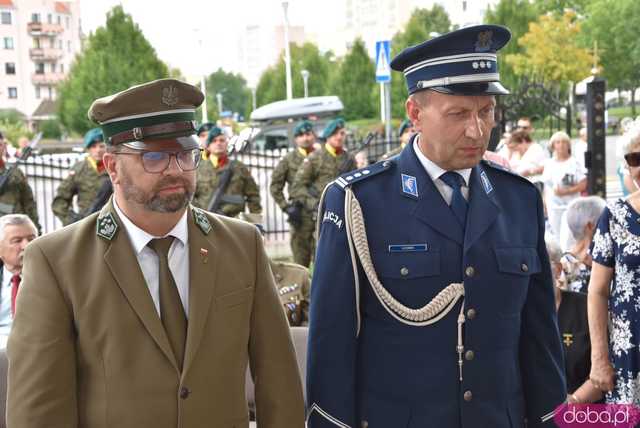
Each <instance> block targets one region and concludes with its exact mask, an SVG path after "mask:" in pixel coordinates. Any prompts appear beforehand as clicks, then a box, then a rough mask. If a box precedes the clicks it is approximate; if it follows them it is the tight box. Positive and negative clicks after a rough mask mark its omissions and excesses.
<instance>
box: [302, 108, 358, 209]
mask: <svg viewBox="0 0 640 428" xmlns="http://www.w3.org/2000/svg"><path fill="white" fill-rule="evenodd" d="M346 135H347V133H346V130H345V122H344V120H343V119H341V118H338V119H334V120H332V121H331V122H329V123H328V124H327V126H326V127H325V128H324V130H323V131H322V138H323V139H325V140H326V143H325V144H324V146H323V147H322V148H321V149H320V150H316V151H314V152H313V153H311V155H309V157H307V158H305V159H304V161H303V162H302V165H300V168H299V169H298V172H297V173H296V177H295V179H294V181H293V185H292V186H291V198H292V199H293V200H294V201H297V202H299V203H300V204H302V206H303V208H304V215H305V216H311V217H312V218H313V221H314V222H315V219H316V216H317V211H318V203H319V202H320V196H321V195H322V191H323V190H324V188H325V186H326V185H327V184H329V183H330V182H331V181H332V180H334V179H335V178H337V177H338V176H339V175H341V174H344V173H346V172H349V171H352V170H354V169H355V168H356V161H355V159H354V157H353V155H351V153H348V152H347V151H346V150H345V149H344V140H345V137H346Z"/></svg>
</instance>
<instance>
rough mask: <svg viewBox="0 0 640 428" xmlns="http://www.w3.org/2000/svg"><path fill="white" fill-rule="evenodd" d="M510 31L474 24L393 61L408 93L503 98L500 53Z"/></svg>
mask: <svg viewBox="0 0 640 428" xmlns="http://www.w3.org/2000/svg"><path fill="white" fill-rule="evenodd" d="M509 39H511V32H510V31H509V29H508V28H506V27H502V26H499V25H474V26H471V27H466V28H462V29H460V30H456V31H452V32H450V33H447V34H443V35H442V36H439V37H436V38H433V39H430V40H427V41H426V42H423V43H421V44H419V45H416V46H410V47H408V48H406V49H405V50H403V51H402V52H400V53H399V54H398V55H397V56H396V57H395V58H394V59H393V61H391V68H392V69H394V70H396V71H400V72H402V73H403V74H404V76H405V79H406V81H407V88H408V90H409V94H413V93H416V92H418V91H422V90H425V89H432V90H434V91H438V92H442V93H445V94H452V95H502V94H508V93H509V91H508V90H507V89H506V88H505V87H504V86H502V84H501V83H500V75H499V74H498V56H497V51H498V50H499V49H500V48H502V47H503V46H504V45H506V44H507V42H509Z"/></svg>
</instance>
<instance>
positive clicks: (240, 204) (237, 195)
mask: <svg viewBox="0 0 640 428" xmlns="http://www.w3.org/2000/svg"><path fill="white" fill-rule="evenodd" d="M228 168H232V170H233V172H232V173H231V179H230V180H229V184H228V185H227V188H226V190H225V192H224V195H223V197H222V202H221V203H220V204H219V205H218V210H217V212H218V213H220V214H223V215H226V216H228V217H236V216H237V215H238V214H240V213H241V212H243V211H244V208H245V203H246V204H247V205H248V206H249V211H250V212H251V213H256V214H260V213H261V212H262V206H261V205H260V190H259V189H258V185H257V184H256V182H255V180H254V179H253V177H252V176H251V172H249V169H248V168H247V167H246V166H245V165H244V164H243V163H242V162H240V161H238V160H229V161H228V163H227V164H226V165H224V166H223V167H222V168H215V167H214V166H213V164H212V163H211V161H210V160H209V159H206V160H203V162H200V166H199V167H198V175H197V177H198V178H197V180H198V182H197V186H196V193H195V195H194V198H193V204H194V205H195V206H197V207H200V208H202V209H205V210H206V209H207V208H208V206H209V201H210V200H211V196H212V195H213V193H214V192H215V190H216V189H217V187H218V182H219V180H220V176H221V175H222V172H223V171H226V170H227V169H228Z"/></svg>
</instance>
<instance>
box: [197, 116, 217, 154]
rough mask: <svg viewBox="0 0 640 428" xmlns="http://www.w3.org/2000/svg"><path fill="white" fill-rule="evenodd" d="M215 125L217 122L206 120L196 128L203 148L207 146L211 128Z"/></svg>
mask: <svg viewBox="0 0 640 428" xmlns="http://www.w3.org/2000/svg"><path fill="white" fill-rule="evenodd" d="M214 126H216V125H215V123H212V122H205V123H203V124H202V125H200V126H198V129H197V130H196V134H197V135H198V140H200V147H201V148H203V149H204V148H206V147H207V137H208V136H209V130H210V129H211V128H213V127H214Z"/></svg>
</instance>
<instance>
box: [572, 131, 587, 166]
mask: <svg viewBox="0 0 640 428" xmlns="http://www.w3.org/2000/svg"><path fill="white" fill-rule="evenodd" d="M578 135H579V137H580V138H579V139H578V141H576V142H575V143H574V144H573V148H572V149H571V153H572V154H573V156H574V157H575V158H576V160H577V161H578V163H579V164H580V165H582V167H583V168H585V164H584V154H585V153H586V152H587V150H588V145H587V128H580V131H579V134H578Z"/></svg>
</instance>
